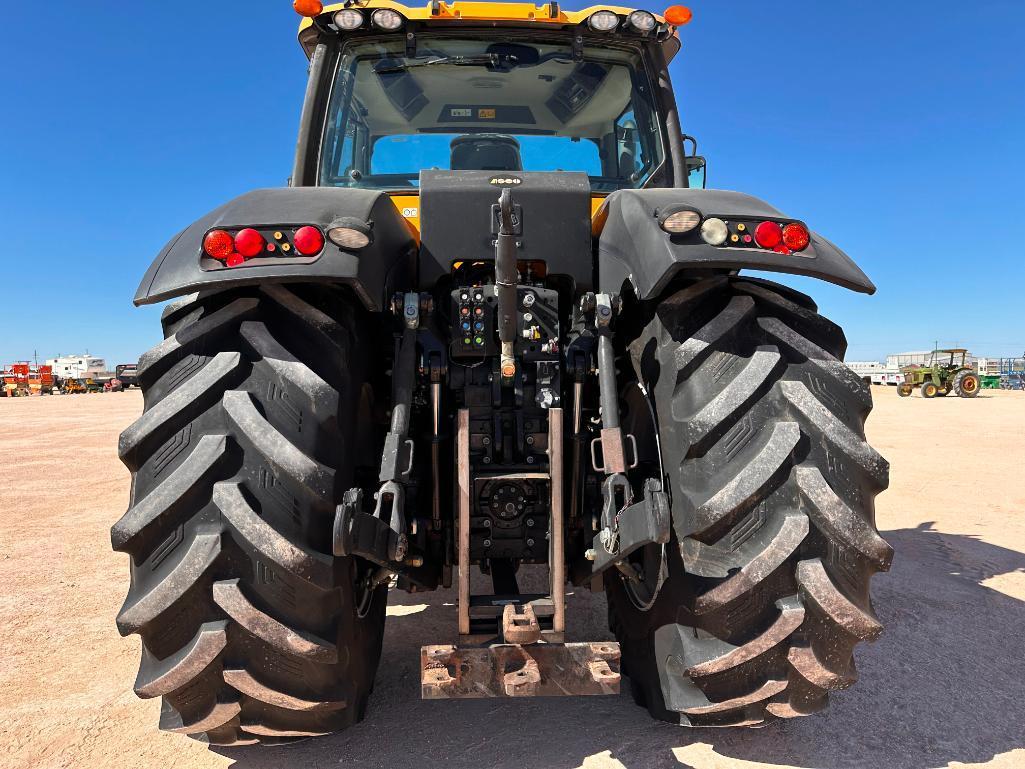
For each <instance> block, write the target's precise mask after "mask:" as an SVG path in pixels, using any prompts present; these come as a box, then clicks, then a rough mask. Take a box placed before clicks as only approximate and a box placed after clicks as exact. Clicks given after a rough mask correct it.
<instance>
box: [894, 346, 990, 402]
mask: <svg viewBox="0 0 1025 769" xmlns="http://www.w3.org/2000/svg"><path fill="white" fill-rule="evenodd" d="M967 356H968V351H967V350H964V349H962V348H956V349H950V350H934V351H933V354H932V356H931V357H930V360H929V363H928V365H925V366H920V365H911V366H906V367H905V368H904V370H903V374H904V381H903V383H902V384H901V385H900V387H899V388H898V390H897V394H898V395H900V396H901V397H902V398H906V397H907V396H909V395H911V393H912V392H913V391H914V390H915V389H916V388H918V389H919V390H920V392H921V393H922V397H923V398H936V397H942V396H944V395H946V394H947V393H954V394H955V395H956V396H958V397H959V398H974V397H975V396H976V395H978V394H979V390H980V389H981V387H980V384H979V375H978V374H977V373H975V370H974V369H973V368H971V367H970V366H968V365H967V364H966V359H967Z"/></svg>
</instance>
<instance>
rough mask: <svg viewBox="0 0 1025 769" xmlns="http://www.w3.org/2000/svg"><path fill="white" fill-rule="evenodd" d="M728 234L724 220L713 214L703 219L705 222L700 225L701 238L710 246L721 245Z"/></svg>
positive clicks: (728, 230)
mask: <svg viewBox="0 0 1025 769" xmlns="http://www.w3.org/2000/svg"><path fill="white" fill-rule="evenodd" d="M729 234H730V229H729V227H727V226H726V222H724V221H723V220H722V219H718V218H716V217H714V216H713V217H711V218H709V219H705V223H704V224H702V225H701V239H702V240H704V241H705V242H706V243H707V244H708V245H710V246H721V245H722V244H723V243H725V242H726V238H728V237H729Z"/></svg>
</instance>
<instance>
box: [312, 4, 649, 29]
mask: <svg viewBox="0 0 1025 769" xmlns="http://www.w3.org/2000/svg"><path fill="white" fill-rule="evenodd" d="M344 7H345V5H344V4H343V3H335V4H333V5H329V6H326V7H325V8H324V13H334V12H335V11H340V10H341V9H342V8H344ZM359 8H360V9H361V10H364V11H365V10H367V9H374V8H391V9H392V10H395V11H398V12H399V13H401V14H402V15H403V16H405V17H406V18H407V19H412V20H414V21H432V20H433V21H459V20H464V21H510V22H523V21H532V22H538V23H548V24H580V23H582V22H584V21H586V20H587V17H588V16H590V15H591V14H592V13H594V12H595V11H600V10H608V11H613V12H615V13H618V14H621V15H623V16H626V15H628V14H630V13H631V12H633V11H634V10H636V9H635V8H625V7H622V6H616V5H597V6H592V7H590V8H585V9H583V10H582V11H564V10H562V8H561V7H560V9H559V12H558V14H556V15H555V16H551V15H550V13H551V6H550V5H549V4H548V3H544V4H543V5H534V4H533V3H491V2H478V1H477V0H455V2H453V3H446V2H442V3H440V4H439V8H438V13H437V15H434V14H432V13H431V5H430V3H427V4H426V5H422V6H409V5H403V4H402V3H397V2H394V1H393V0H369V2H367V3H366V5H361V6H359ZM655 18H656V19H658V20H659V22H662V21H665V19H663V18H662V17H661V16H659V15H658V14H655ZM312 24H313V21H312V19H303V20H302V23H301V24H300V25H299V31H300V32H302V31H303V30H305V29H308V28H309V27H310V26H312Z"/></svg>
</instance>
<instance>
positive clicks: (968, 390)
mask: <svg viewBox="0 0 1025 769" xmlns="http://www.w3.org/2000/svg"><path fill="white" fill-rule="evenodd" d="M950 389H951V392H953V393H954V394H955V395H956V396H957V397H959V398H974V397H975V396H977V395H978V394H979V390H980V389H981V387H980V386H979V377H978V375H977V374H974V373H973V372H971V371H959V372H958V373H957V376H955V377H954V384H953V386H952V387H951V388H950Z"/></svg>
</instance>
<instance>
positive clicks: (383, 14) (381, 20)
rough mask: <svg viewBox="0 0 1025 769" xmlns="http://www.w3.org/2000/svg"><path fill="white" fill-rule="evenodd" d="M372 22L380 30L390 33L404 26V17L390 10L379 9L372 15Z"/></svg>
mask: <svg viewBox="0 0 1025 769" xmlns="http://www.w3.org/2000/svg"><path fill="white" fill-rule="evenodd" d="M370 21H371V23H372V24H373V25H374V26H375V27H377V28H378V29H386V30H389V31H390V30H393V29H398V28H399V27H401V26H402V16H400V15H399V14H398V13H396V12H395V11H393V10H391V9H390V8H378V9H377V10H376V11H374V12H373V13H372V14H370Z"/></svg>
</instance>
